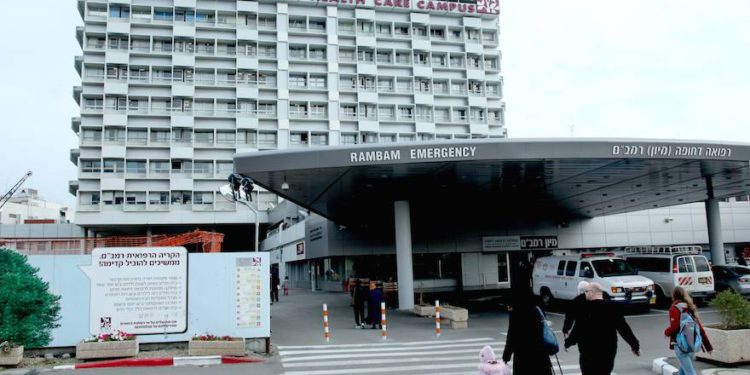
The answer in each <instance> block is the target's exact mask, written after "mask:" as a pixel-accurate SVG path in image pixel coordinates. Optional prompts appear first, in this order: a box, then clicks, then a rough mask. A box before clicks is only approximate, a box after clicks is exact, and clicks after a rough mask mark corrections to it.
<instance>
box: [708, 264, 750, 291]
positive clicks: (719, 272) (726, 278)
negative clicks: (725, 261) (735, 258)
mask: <svg viewBox="0 0 750 375" xmlns="http://www.w3.org/2000/svg"><path fill="white" fill-rule="evenodd" d="M711 271H713V273H714V280H716V291H719V292H720V291H724V290H733V291H734V292H735V293H738V294H740V295H742V296H743V297H746V298H749V297H750V267H747V266H734V265H732V266H713V267H711Z"/></svg>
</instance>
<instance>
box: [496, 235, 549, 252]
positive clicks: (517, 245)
mask: <svg viewBox="0 0 750 375" xmlns="http://www.w3.org/2000/svg"><path fill="white" fill-rule="evenodd" d="M549 249H557V236H492V237H482V251H514V250H549Z"/></svg>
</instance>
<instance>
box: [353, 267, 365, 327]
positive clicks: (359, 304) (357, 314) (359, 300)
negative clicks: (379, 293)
mask: <svg viewBox="0 0 750 375" xmlns="http://www.w3.org/2000/svg"><path fill="white" fill-rule="evenodd" d="M352 284H353V285H352V287H351V295H352V301H354V302H353V303H352V307H353V308H354V328H365V303H366V302H367V294H368V291H367V289H365V287H364V285H362V284H361V283H360V282H359V280H357V279H354V280H353V281H352Z"/></svg>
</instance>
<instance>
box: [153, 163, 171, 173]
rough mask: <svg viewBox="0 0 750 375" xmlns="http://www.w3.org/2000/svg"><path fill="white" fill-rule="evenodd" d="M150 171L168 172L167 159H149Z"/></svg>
mask: <svg viewBox="0 0 750 375" xmlns="http://www.w3.org/2000/svg"><path fill="white" fill-rule="evenodd" d="M149 168H150V173H153V174H167V173H169V160H151V161H149Z"/></svg>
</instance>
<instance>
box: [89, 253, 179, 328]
mask: <svg viewBox="0 0 750 375" xmlns="http://www.w3.org/2000/svg"><path fill="white" fill-rule="evenodd" d="M187 269H188V257H187V250H186V249H185V248H184V247H131V248H125V247H121V248H96V249H94V250H93V251H92V253H91V265H89V266H81V270H82V271H83V272H84V273H85V274H86V276H87V277H88V278H89V280H90V282H91V294H90V302H89V332H90V333H91V334H92V335H98V334H100V333H109V332H113V331H115V330H121V331H124V332H127V333H130V334H136V335H149V334H168V333H182V332H185V331H186V330H187V316H188V313H187V293H188V285H187V280H188V279H187Z"/></svg>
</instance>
